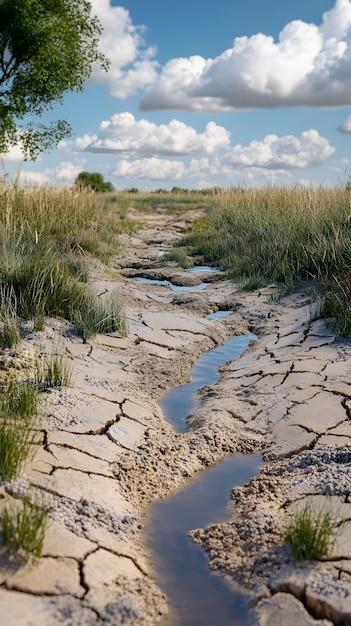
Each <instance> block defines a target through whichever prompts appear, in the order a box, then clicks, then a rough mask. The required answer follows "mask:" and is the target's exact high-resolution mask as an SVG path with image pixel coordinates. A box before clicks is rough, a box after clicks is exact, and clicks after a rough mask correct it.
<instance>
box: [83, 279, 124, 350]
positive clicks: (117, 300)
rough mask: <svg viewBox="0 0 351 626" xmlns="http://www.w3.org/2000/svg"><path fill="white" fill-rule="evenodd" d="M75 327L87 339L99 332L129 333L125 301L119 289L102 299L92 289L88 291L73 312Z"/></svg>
mask: <svg viewBox="0 0 351 626" xmlns="http://www.w3.org/2000/svg"><path fill="white" fill-rule="evenodd" d="M72 319H73V323H74V326H75V328H76V329H77V331H78V332H79V333H80V334H81V335H82V337H83V340H84V341H87V340H88V339H90V338H91V337H94V336H95V335H96V334H97V333H111V332H119V333H120V334H121V335H122V336H126V334H127V324H126V320H125V317H124V314H123V303H122V300H121V296H120V294H119V292H118V290H114V291H112V292H111V294H110V295H109V296H108V297H107V298H104V299H102V298H101V297H99V296H97V295H96V294H95V293H93V292H92V291H89V292H86V294H85V296H84V298H83V299H82V302H81V305H80V307H79V308H76V309H75V310H74V311H73V313H72Z"/></svg>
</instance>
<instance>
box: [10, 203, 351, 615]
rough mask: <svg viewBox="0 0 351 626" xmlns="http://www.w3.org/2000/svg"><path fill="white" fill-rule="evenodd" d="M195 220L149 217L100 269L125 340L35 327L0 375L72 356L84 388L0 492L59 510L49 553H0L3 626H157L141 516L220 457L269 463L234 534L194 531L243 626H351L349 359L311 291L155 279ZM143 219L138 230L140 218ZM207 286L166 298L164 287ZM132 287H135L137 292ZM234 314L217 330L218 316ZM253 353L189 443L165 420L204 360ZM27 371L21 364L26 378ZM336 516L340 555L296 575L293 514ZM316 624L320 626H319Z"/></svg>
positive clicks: (244, 495)
mask: <svg viewBox="0 0 351 626" xmlns="http://www.w3.org/2000/svg"><path fill="white" fill-rule="evenodd" d="M195 217H196V214H195V213H194V214H192V213H191V212H187V213H186V214H185V217H184V219H183V218H182V219H180V218H179V217H178V218H174V217H169V216H165V215H163V214H160V215H154V216H150V217H149V218H148V223H145V227H144V228H143V229H142V230H141V231H140V232H139V233H137V234H135V235H134V236H133V237H127V236H125V237H124V243H125V251H124V254H123V255H120V256H118V257H116V258H115V259H114V264H113V265H114V267H113V268H112V267H109V268H105V267H103V266H97V267H96V280H95V284H96V289H97V291H98V293H100V294H101V297H102V298H103V297H104V296H105V295H106V294H108V293H110V292H111V291H112V290H113V289H114V288H115V287H116V285H117V286H119V288H120V289H121V292H122V293H123V296H124V299H125V310H126V316H127V320H128V327H129V333H128V337H127V338H121V337H119V336H118V335H117V334H110V335H99V336H98V337H97V338H96V339H95V340H94V341H91V342H89V343H86V344H84V343H82V341H81V339H80V338H79V337H77V336H76V335H75V334H73V333H72V331H71V329H70V328H69V327H68V325H65V324H63V323H62V322H59V321H57V320H53V319H52V320H48V321H47V324H46V328H45V330H44V331H42V332H33V331H31V330H30V329H28V332H27V335H26V338H25V340H24V341H23V342H22V345H21V348H20V351H19V353H18V354H13V355H11V354H10V353H9V354H6V353H4V354H3V355H1V359H2V362H3V365H2V367H3V368H4V367H9V366H12V367H16V366H17V365H18V366H22V365H23V366H24V365H28V363H30V360H31V358H34V356H35V353H36V352H40V353H43V352H46V353H48V354H51V353H52V351H53V350H59V351H60V352H62V353H64V354H65V355H66V357H67V359H68V360H69V362H70V363H71V365H72V367H73V377H74V386H73V387H72V388H68V389H65V388H60V389H55V390H51V391H49V392H47V393H45V394H43V398H42V400H41V404H40V423H41V433H42V442H41V444H40V445H39V446H38V451H37V454H36V456H35V458H34V460H33V462H32V463H31V465H30V466H28V467H27V468H26V472H25V473H24V474H23V476H22V477H21V478H20V479H17V480H16V481H14V482H12V483H11V484H3V485H2V486H1V488H0V489H1V491H0V498H1V500H0V506H1V504H4V503H5V502H8V501H9V500H11V498H13V497H16V496H18V494H21V492H22V491H23V488H24V487H25V486H26V484H27V483H28V481H30V482H31V483H33V484H34V485H36V486H37V487H39V488H41V489H42V490H44V491H46V492H47V493H48V495H49V497H50V503H51V512H50V525H49V529H48V533H47V537H46V540H45V545H44V553H43V556H42V557H41V558H40V560H39V561H38V562H37V563H35V564H27V565H25V566H20V567H19V566H18V565H17V564H16V563H15V562H13V561H12V560H11V559H9V557H8V555H7V553H6V552H5V550H4V549H1V552H0V610H1V615H3V616H6V622H1V623H3V624H4V626H15V625H16V626H30V625H32V624H33V625H34V624H35V626H57V625H59V624H60V625H61V624H63V625H66V626H68V625H72V626H88V625H89V626H90V625H93V624H112V625H115V626H116V625H119V624H130V625H131V626H138V625H140V626H147V625H153V624H156V623H157V622H158V620H159V619H160V618H161V617H162V615H163V614H165V613H166V612H167V598H166V597H165V595H164V593H163V592H162V591H161V590H160V588H159V587H158V586H157V584H156V583H155V581H154V579H153V575H152V572H151V570H150V566H149V563H148V555H147V554H146V553H145V548H144V547H143V543H142V541H143V537H142V523H143V514H144V512H145V511H146V510H147V506H148V504H149V503H150V502H151V501H153V500H155V499H157V498H162V497H165V496H167V495H169V494H170V493H172V492H173V491H174V490H176V489H177V488H179V487H181V486H182V485H183V484H184V482H185V481H186V479H187V478H188V477H191V476H194V475H195V474H196V473H198V472H200V471H201V470H202V469H204V467H208V466H209V465H212V464H214V463H216V462H218V461H219V460H221V459H223V458H224V457H225V456H227V455H228V454H232V453H235V452H236V451H239V452H244V453H246V452H251V451H259V450H263V451H264V458H265V460H266V463H265V465H264V467H263V469H262V471H261V473H260V475H258V476H256V477H254V478H253V479H252V480H251V481H250V482H249V483H248V484H247V485H245V486H244V487H240V488H235V489H234V490H233V493H232V501H233V516H232V519H231V520H230V521H229V522H226V523H222V524H216V525H211V526H209V527H206V528H202V529H194V531H193V532H192V535H193V538H194V540H195V541H196V542H198V543H201V544H202V545H203V547H204V548H205V549H206V550H207V553H208V557H209V563H210V566H211V568H213V569H216V570H219V571H221V572H223V573H224V574H225V575H227V576H229V577H231V578H234V579H235V580H236V581H239V582H241V583H242V584H243V585H244V586H245V587H247V588H249V589H250V590H252V593H251V596H250V597H251V606H252V608H251V611H252V614H251V623H252V624H255V625H259V626H264V625H266V624H267V625H269V626H274V625H275V624H278V623H279V624H280V625H281V624H284V626H289V625H290V624H294V625H295V624H299V626H304V625H308V624H314V623H319V624H340V625H341V624H351V547H350V546H351V542H350V540H349V539H350V534H351V504H350V503H349V499H350V494H351V478H350V463H351V424H350V416H351V382H350V381H351V376H350V374H351V346H350V342H349V341H348V340H339V341H336V340H335V338H334V336H333V334H332V333H331V332H330V331H329V330H328V329H327V328H326V326H325V324H324V321H323V320H321V319H314V313H315V310H314V304H313V302H312V303H311V299H310V296H309V295H308V294H307V293H302V292H301V293H297V294H294V295H292V296H288V297H286V298H283V299H280V300H278V299H274V297H272V294H273V296H274V290H273V291H272V289H265V290H262V291H260V292H253V293H250V294H244V293H240V292H236V290H235V287H234V285H233V284H232V283H231V282H229V281H225V280H224V279H223V277H221V276H220V275H219V274H214V273H211V272H209V273H206V274H204V275H202V276H201V278H199V275H198V274H195V273H194V274H193V273H190V272H184V271H183V270H180V269H179V268H174V267H165V268H161V267H159V264H158V261H157V260H158V252H157V249H156V248H157V247H158V246H160V245H165V244H166V245H167V244H168V243H170V242H171V241H173V240H174V239H175V238H176V237H178V236H179V234H180V233H181V232H182V231H183V230H184V229H185V228H186V227H187V226H188V225H189V222H190V221H191V220H192V219H194V218H195ZM143 219H144V222H145V221H146V218H145V217H143ZM138 277H140V278H149V279H151V280H155V279H161V280H165V281H170V282H171V283H172V284H173V285H178V286H179V285H181V286H188V287H196V286H197V285H198V284H199V283H201V281H204V282H208V283H209V285H208V286H207V287H206V289H204V290H199V291H197V290H184V291H173V290H172V289H171V288H170V287H169V286H168V285H167V284H163V285H162V284H161V285H156V284H152V283H146V282H142V281H140V280H138ZM127 278H128V280H127ZM217 310H231V311H233V312H232V313H231V314H230V315H228V316H227V317H225V318H223V319H209V318H208V317H207V315H208V314H209V313H212V312H215V311H217ZM250 331H251V332H254V333H256V334H257V335H258V339H257V340H256V341H255V342H253V343H252V344H251V346H250V348H249V349H248V351H247V352H246V353H245V354H244V355H243V356H242V357H240V358H239V359H236V360H235V361H232V362H229V363H227V364H225V365H223V366H222V367H221V377H220V379H219V381H218V382H217V383H216V384H215V385H213V386H212V387H205V388H203V389H202V390H201V392H200V394H199V400H200V402H199V405H198V407H197V408H196V409H195V410H194V411H193V413H192V414H191V416H189V419H188V429H187V432H186V433H183V434H179V433H175V432H174V431H173V429H172V428H171V426H170V425H169V424H168V423H167V422H166V421H165V419H164V417H163V416H162V414H161V411H160V409H159V408H158V402H159V400H160V399H161V398H162V397H163V396H164V395H165V394H166V392H167V391H168V390H170V389H172V388H173V387H175V386H177V385H180V384H183V383H185V382H188V380H189V370H190V369H191V367H192V366H193V364H194V361H195V360H196V358H197V357H198V356H200V355H201V354H202V353H204V352H206V351H208V350H211V349H213V348H215V347H216V346H218V345H220V344H222V343H224V342H225V341H226V340H227V339H229V338H230V337H232V336H233V335H242V334H247V333H248V332H250ZM16 364H17V365H16ZM308 500H309V501H311V503H312V505H313V506H315V505H316V504H318V506H321V505H323V506H328V507H330V508H331V509H332V510H333V511H334V512H335V515H337V516H338V518H340V520H342V524H341V525H340V528H339V529H338V533H337V538H336V541H335V544H334V548H333V553H332V555H331V557H330V558H328V559H325V560H323V561H318V562H313V563H311V564H309V565H306V564H303V565H302V564H299V565H298V564H296V563H295V562H294V561H293V560H292V558H291V555H290V553H289V550H288V548H287V547H286V546H284V544H283V542H282V538H281V529H282V527H283V524H284V519H285V516H286V512H287V511H289V510H290V509H291V507H293V506H294V504H295V503H296V502H301V501H302V502H304V501H308ZM317 620H320V621H318V622H317Z"/></svg>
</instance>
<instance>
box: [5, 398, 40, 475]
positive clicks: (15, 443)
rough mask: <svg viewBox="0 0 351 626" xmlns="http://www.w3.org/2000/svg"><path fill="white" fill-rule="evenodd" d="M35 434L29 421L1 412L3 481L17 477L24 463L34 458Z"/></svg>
mask: <svg viewBox="0 0 351 626" xmlns="http://www.w3.org/2000/svg"><path fill="white" fill-rule="evenodd" d="M35 443H36V433H35V431H34V430H33V423H32V420H31V419H26V418H22V417H20V416H15V415H11V414H9V413H7V412H6V411H3V410H2V411H1V413H0V474H1V477H2V479H3V480H12V478H15V477H16V476H18V475H19V473H20V472H21V470H22V467H23V465H24V464H25V462H26V461H27V460H29V459H31V458H33V456H34V452H35V448H34V444H35Z"/></svg>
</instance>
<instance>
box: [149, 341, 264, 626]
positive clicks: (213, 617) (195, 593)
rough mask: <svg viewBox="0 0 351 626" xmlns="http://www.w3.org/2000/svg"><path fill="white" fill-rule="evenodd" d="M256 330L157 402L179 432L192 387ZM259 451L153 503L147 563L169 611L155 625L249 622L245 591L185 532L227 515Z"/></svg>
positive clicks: (213, 374)
mask: <svg viewBox="0 0 351 626" xmlns="http://www.w3.org/2000/svg"><path fill="white" fill-rule="evenodd" d="M255 338H256V337H255V335H252V334H250V335H248V336H239V337H233V338H232V339H230V340H229V341H227V342H226V343H225V344H224V345H223V346H219V347H218V348H216V349H214V350H212V351H211V352H208V353H206V354H204V355H202V357H201V358H200V359H199V360H198V361H197V362H196V364H195V367H194V368H193V370H192V371H191V375H192V378H193V380H192V381H191V382H190V383H189V384H188V385H184V386H183V387H179V388H176V389H174V390H173V391H171V392H170V393H169V394H168V395H167V396H166V397H165V398H164V400H163V401H162V402H161V408H162V411H163V413H164V415H165V417H166V419H167V420H168V421H169V422H170V423H171V424H172V426H173V428H174V429H175V430H176V431H178V432H184V431H185V430H186V420H185V418H186V416H187V415H189V413H190V412H191V411H192V410H193V409H194V407H195V406H196V402H197V401H196V398H195V394H196V391H197V390H198V389H199V388H200V387H202V386H204V385H213V384H214V382H215V381H216V380H217V379H218V377H219V374H218V369H217V368H218V366H219V365H221V364H223V363H225V362H226V361H228V360H232V359H234V358H237V357H239V356H240V355H241V354H242V352H243V351H244V350H245V349H246V348H247V347H248V345H249V343H250V341H252V340H253V339H255ZM261 464H262V457H261V455H260V454H252V455H241V454H235V455H234V456H231V457H228V458H227V459H226V460H224V461H223V462H222V463H218V464H217V465H215V466H214V467H212V468H209V469H207V470H205V471H204V472H202V473H201V475H200V476H198V477H195V478H194V479H189V482H188V484H187V485H186V486H185V487H183V488H182V489H181V490H180V491H179V492H178V493H175V494H174V495H172V496H171V497H169V498H167V500H162V501H159V502H156V503H154V504H153V505H152V506H151V507H150V509H149V512H148V516H147V520H146V525H145V536H146V543H147V547H148V550H149V551H150V552H151V565H152V567H153V569H154V572H155V577H156V580H157V582H158V584H159V586H160V588H161V589H162V590H163V591H165V592H166V594H167V596H168V600H169V607H170V610H169V614H168V616H166V617H165V618H163V620H162V621H161V622H160V626H199V625H200V624H201V626H214V625H217V624H218V625H219V626H250V625H249V621H248V619H249V618H248V608H247V604H246V599H247V598H246V593H245V591H244V590H243V589H242V588H240V587H239V586H237V585H234V583H229V582H228V581H227V580H226V579H225V578H224V577H223V576H220V575H219V574H216V573H213V572H211V571H210V569H209V567H208V560H207V557H206V554H205V552H204V551H203V550H202V548H201V547H199V546H197V545H195V544H194V543H193V542H192V540H191V538H190V537H189V535H188V533H189V531H190V530H191V529H194V528H198V527H202V526H205V525H207V524H210V523H215V522H221V521H222V522H223V521H225V520H226V519H229V517H230V514H231V506H230V492H231V489H232V487H233V486H238V485H242V484H244V483H246V482H247V481H248V480H249V479H250V478H251V477H252V476H253V475H255V474H257V473H258V470H259V467H260V465H261Z"/></svg>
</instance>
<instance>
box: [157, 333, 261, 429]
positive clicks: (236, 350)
mask: <svg viewBox="0 0 351 626" xmlns="http://www.w3.org/2000/svg"><path fill="white" fill-rule="evenodd" d="M256 338H257V337H256V335H253V334H252V333H250V334H248V335H240V336H237V337H232V338H231V339H229V340H228V341H226V343H224V344H223V345H222V346H218V348H215V349H214V350H211V351H210V352H206V353H205V354H203V355H202V356H201V357H200V358H199V359H198V360H197V361H196V363H195V365H194V367H193V369H192V370H191V371H190V375H191V377H192V380H191V382H190V383H188V384H187V385H183V387H176V388H175V389H172V391H171V392H170V393H168V394H167V395H166V396H165V397H164V398H163V400H161V402H160V403H159V406H160V408H161V410H162V412H163V414H164V415H165V416H166V419H167V421H168V422H170V424H171V425H172V426H173V428H174V430H175V431H176V432H178V433H179V432H185V431H186V422H185V417H186V416H187V415H189V413H191V412H192V411H193V410H194V409H195V408H196V406H197V405H198V400H197V399H196V397H195V394H196V392H197V390H198V389H199V388H201V387H204V386H205V385H214V383H215V382H216V381H217V380H218V379H219V372H218V367H219V366H220V365H223V364H224V363H226V362H227V361H231V360H232V359H236V358H238V357H239V356H240V355H241V354H242V352H244V350H246V348H248V346H249V343H250V341H252V340H253V339H256Z"/></svg>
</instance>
